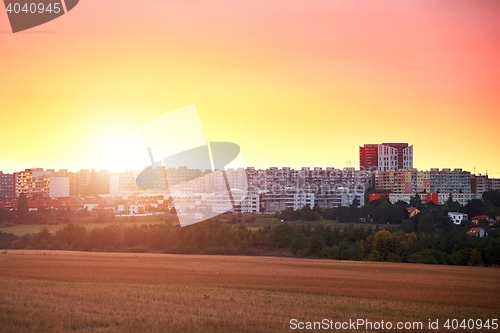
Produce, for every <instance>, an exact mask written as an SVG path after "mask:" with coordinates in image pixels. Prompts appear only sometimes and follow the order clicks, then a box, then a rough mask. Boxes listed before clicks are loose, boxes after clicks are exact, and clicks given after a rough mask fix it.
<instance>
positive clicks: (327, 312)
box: [0, 250, 500, 332]
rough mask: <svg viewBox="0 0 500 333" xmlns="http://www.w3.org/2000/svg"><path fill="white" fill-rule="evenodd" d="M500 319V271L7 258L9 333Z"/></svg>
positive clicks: (1, 277) (3, 258)
mask: <svg viewBox="0 0 500 333" xmlns="http://www.w3.org/2000/svg"><path fill="white" fill-rule="evenodd" d="M499 315H500V270H499V269H498V268H483V267H456V266H437V265H435V266H434V265H417V264H394V263H371V262H347V261H324V260H311V259H293V258H270V257H239V256H238V257H230V256H201V255H161V254H110V253H88V252H65V251H38V252H37V251H26V250H24V251H22V250H19V251H8V252H7V253H6V254H0V332H286V331H291V330H290V319H292V318H295V319H297V320H299V321H321V320H322V319H325V318H327V319H331V320H333V321H334V322H335V321H338V322H344V321H348V320H349V319H353V320H356V319H358V318H363V319H368V320H372V321H381V320H384V321H385V322H387V321H391V322H394V323H396V322H398V321H405V322H406V321H411V322H414V321H421V322H423V323H424V330H423V331H426V330H425V328H426V326H425V325H427V323H428V320H429V319H432V320H433V321H435V320H436V319H438V320H439V321H440V323H444V320H446V319H448V318H450V319H452V318H457V319H464V318H465V319H469V318H472V319H483V320H486V319H493V318H499ZM359 331H363V330H358V332H359ZM384 331H386V330H384ZM440 331H447V332H449V331H448V330H440ZM484 331H488V330H484ZM489 331H490V332H494V331H495V330H491V329H490V330H489ZM496 331H500V330H496ZM399 332H401V331H399ZM419 332H422V330H419ZM434 332H435V331H434Z"/></svg>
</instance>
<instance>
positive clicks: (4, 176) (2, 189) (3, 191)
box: [0, 171, 16, 199]
mask: <svg viewBox="0 0 500 333" xmlns="http://www.w3.org/2000/svg"><path fill="white" fill-rule="evenodd" d="M14 180H15V178H14V174H10V173H3V172H2V171H0V199H8V198H14V197H15V196H16V195H15V182H14Z"/></svg>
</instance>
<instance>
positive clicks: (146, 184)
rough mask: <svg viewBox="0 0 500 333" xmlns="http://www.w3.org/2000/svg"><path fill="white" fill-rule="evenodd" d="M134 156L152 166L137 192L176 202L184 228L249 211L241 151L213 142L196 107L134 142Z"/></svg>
mask: <svg viewBox="0 0 500 333" xmlns="http://www.w3.org/2000/svg"><path fill="white" fill-rule="evenodd" d="M128 146H129V148H130V154H129V155H130V156H133V158H134V159H135V163H141V165H148V166H147V167H144V168H142V169H140V170H137V171H136V172H135V174H134V176H135V180H136V184H137V186H139V187H141V188H144V189H147V190H149V191H150V192H157V193H161V194H163V195H164V197H168V198H172V202H173V205H174V207H175V211H176V214H177V217H178V219H179V222H180V225H181V226H186V225H190V224H194V223H198V222H201V221H204V220H207V219H209V218H211V217H214V216H217V215H220V214H223V213H225V212H228V211H230V212H239V211H241V209H242V206H243V207H244V206H245V200H246V196H247V194H248V191H247V190H248V183H247V178H246V171H245V166H244V163H243V157H242V154H241V150H240V147H239V146H238V145H237V144H234V143H230V142H207V141H206V139H205V136H204V134H203V129H202V127H201V123H200V120H199V117H198V113H197V110H196V107H195V106H194V105H192V106H188V107H184V108H181V109H178V110H175V111H171V112H167V113H165V114H162V115H160V116H158V117H155V118H153V119H150V120H148V121H146V122H145V123H143V124H142V125H141V126H139V127H137V128H136V129H135V130H134V131H133V132H132V133H131V134H130V136H129V145H128Z"/></svg>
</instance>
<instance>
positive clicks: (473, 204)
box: [465, 199, 486, 218]
mask: <svg viewBox="0 0 500 333" xmlns="http://www.w3.org/2000/svg"><path fill="white" fill-rule="evenodd" d="M485 211H486V207H485V204H484V201H483V200H482V199H472V200H470V201H469V202H468V203H467V206H465V212H466V213H467V215H469V218H472V217H474V216H476V215H484V213H485Z"/></svg>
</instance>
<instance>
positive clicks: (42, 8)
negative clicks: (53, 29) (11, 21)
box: [5, 2, 62, 14]
mask: <svg viewBox="0 0 500 333" xmlns="http://www.w3.org/2000/svg"><path fill="white" fill-rule="evenodd" d="M61 10H62V9H61V4H60V3H58V2H56V3H49V4H48V5H45V4H43V3H35V2H32V3H29V4H28V3H25V4H24V5H22V4H20V3H17V2H16V3H9V5H8V6H7V7H6V8H5V11H6V12H7V13H9V14H12V13H14V14H21V13H25V14H44V13H50V14H52V13H54V14H59V13H60V12H61Z"/></svg>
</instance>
